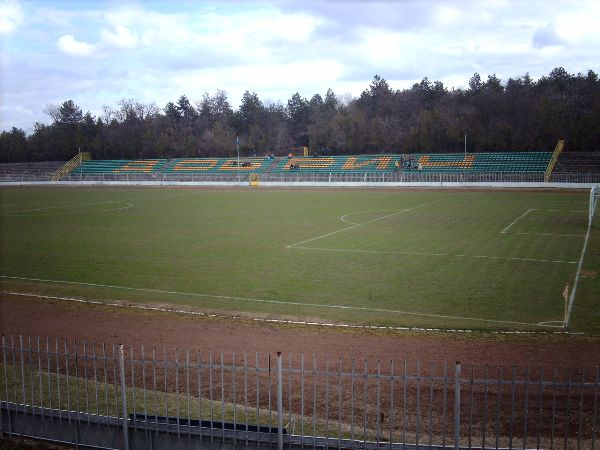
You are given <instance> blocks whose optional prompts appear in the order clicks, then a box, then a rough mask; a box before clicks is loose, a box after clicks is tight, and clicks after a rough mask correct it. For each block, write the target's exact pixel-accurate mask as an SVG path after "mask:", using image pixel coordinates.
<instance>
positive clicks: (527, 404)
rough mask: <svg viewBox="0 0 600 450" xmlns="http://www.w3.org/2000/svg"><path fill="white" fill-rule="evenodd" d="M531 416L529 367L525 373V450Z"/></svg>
mask: <svg viewBox="0 0 600 450" xmlns="http://www.w3.org/2000/svg"><path fill="white" fill-rule="evenodd" d="M528 415H529V367H528V368H527V372H526V373H525V407H524V410H523V450H525V449H526V448H527V425H528V418H529V417H528Z"/></svg>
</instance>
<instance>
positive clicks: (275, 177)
mask: <svg viewBox="0 0 600 450" xmlns="http://www.w3.org/2000/svg"><path fill="white" fill-rule="evenodd" d="M249 177H250V174H248V173H239V174H236V173H227V174H224V173H197V174H171V173H154V174H137V173H131V174H123V173H106V174H79V173H77V170H74V171H73V172H71V173H70V174H69V175H67V176H66V177H64V178H63V179H62V181H71V182H79V181H84V182H86V181H95V182H98V181H125V182H139V181H144V182H147V181H151V182H156V183H169V182H182V183H189V182H192V183H202V182H243V183H248V182H249ZM259 177H260V181H261V182H285V183H298V182H318V183H339V182H351V183H390V182H391V183H399V182H404V183H506V182H511V183H514V182H519V183H540V182H543V181H544V174H543V173H536V172H474V173H469V172H464V173H462V172H446V173H434V172H422V173H419V172H387V173H302V172H285V173H264V174H259ZM49 180H50V177H49V175H47V174H40V173H18V174H16V173H2V174H0V182H27V181H49ZM550 181H552V182H560V183H599V182H600V172H576V173H554V174H552V177H551V179H550Z"/></svg>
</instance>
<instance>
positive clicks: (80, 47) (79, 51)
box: [57, 34, 94, 56]
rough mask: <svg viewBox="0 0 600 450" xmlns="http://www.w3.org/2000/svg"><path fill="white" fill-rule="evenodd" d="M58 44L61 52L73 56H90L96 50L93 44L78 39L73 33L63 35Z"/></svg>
mask: <svg viewBox="0 0 600 450" xmlns="http://www.w3.org/2000/svg"><path fill="white" fill-rule="evenodd" d="M57 46H58V48H59V50H60V51H61V52H63V53H65V54H67V55H71V56H89V55H91V54H92V52H93V51H94V46H93V45H91V44H88V43H87V42H81V41H78V40H77V39H75V37H74V36H73V35H72V34H65V35H63V36H61V37H60V38H59V39H58V42H57Z"/></svg>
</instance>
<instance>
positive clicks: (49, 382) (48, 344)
mask: <svg viewBox="0 0 600 450" xmlns="http://www.w3.org/2000/svg"><path fill="white" fill-rule="evenodd" d="M3 346H4V344H3ZM46 362H47V366H48V373H47V376H46V379H47V380H48V407H49V408H50V410H52V366H51V363H50V338H49V337H48V336H46Z"/></svg>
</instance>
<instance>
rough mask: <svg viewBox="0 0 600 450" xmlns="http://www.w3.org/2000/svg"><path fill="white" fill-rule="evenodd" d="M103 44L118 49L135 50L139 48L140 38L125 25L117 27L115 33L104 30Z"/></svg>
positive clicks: (102, 34)
mask: <svg viewBox="0 0 600 450" xmlns="http://www.w3.org/2000/svg"><path fill="white" fill-rule="evenodd" d="M100 34H101V36H102V42H104V43H105V44H108V45H109V46H112V47H117V48H135V47H137V46H138V41H139V40H138V37H137V36H136V35H135V34H133V33H132V32H131V31H130V30H129V28H127V27H125V26H123V25H117V26H115V31H114V32H113V31H108V30H102V32H101V33H100Z"/></svg>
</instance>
